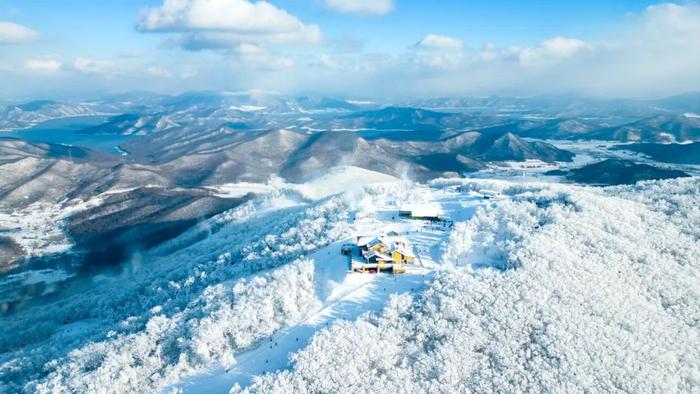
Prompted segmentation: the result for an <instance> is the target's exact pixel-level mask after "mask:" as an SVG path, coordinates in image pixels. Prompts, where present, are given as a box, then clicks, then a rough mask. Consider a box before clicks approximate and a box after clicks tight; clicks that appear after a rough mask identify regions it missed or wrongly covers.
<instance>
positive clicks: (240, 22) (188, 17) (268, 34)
mask: <svg viewBox="0 0 700 394" xmlns="http://www.w3.org/2000/svg"><path fill="white" fill-rule="evenodd" d="M137 29H138V30H140V31H142V32H170V33H179V34H178V35H177V36H176V37H175V38H174V39H173V40H172V41H171V42H173V43H176V44H178V45H180V46H181V47H183V48H185V49H191V50H199V49H212V48H222V47H234V46H236V44H239V43H272V44H314V43H318V42H320V41H321V30H320V28H319V27H318V26H316V25H306V24H304V23H302V22H301V21H300V20H299V18H297V17H296V16H294V15H291V14H289V13H288V12H287V11H285V10H283V9H280V8H277V7H276V6H274V5H272V4H270V3H268V2H265V1H259V2H255V3H253V2H249V1H247V0H165V1H164V2H163V4H162V5H161V6H160V7H155V8H149V9H146V10H144V11H143V12H142V15H141V19H140V20H139V22H138V24H137Z"/></svg>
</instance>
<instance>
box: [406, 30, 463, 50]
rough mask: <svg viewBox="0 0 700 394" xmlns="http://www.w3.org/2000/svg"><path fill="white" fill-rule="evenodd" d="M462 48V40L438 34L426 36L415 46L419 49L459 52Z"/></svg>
mask: <svg viewBox="0 0 700 394" xmlns="http://www.w3.org/2000/svg"><path fill="white" fill-rule="evenodd" d="M463 46H464V43H462V40H460V39H458V38H454V37H449V36H443V35H439V34H428V35H427V36H425V37H424V38H423V39H422V40H420V41H418V43H417V44H416V47H417V48H420V49H437V50H461V49H462V47H463Z"/></svg>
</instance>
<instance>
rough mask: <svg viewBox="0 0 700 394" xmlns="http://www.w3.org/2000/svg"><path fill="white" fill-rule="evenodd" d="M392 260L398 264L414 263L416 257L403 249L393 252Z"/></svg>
mask: <svg viewBox="0 0 700 394" xmlns="http://www.w3.org/2000/svg"><path fill="white" fill-rule="evenodd" d="M391 259H392V260H394V262H396V263H409V264H410V263H413V262H414V261H415V259H416V258H415V257H414V256H413V255H412V254H410V253H409V252H406V251H405V250H401V249H396V250H394V251H392V252H391Z"/></svg>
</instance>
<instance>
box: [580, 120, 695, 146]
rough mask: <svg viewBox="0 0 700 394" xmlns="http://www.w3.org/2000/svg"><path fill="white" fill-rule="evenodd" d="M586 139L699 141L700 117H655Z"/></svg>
mask: <svg viewBox="0 0 700 394" xmlns="http://www.w3.org/2000/svg"><path fill="white" fill-rule="evenodd" d="M586 137H587V138H590V139H600V140H615V141H625V142H684V141H700V115H695V114H676V115H657V116H654V117H651V118H645V119H641V120H638V121H636V122H632V123H629V124H625V125H622V126H618V127H610V128H603V129H601V130H598V131H596V132H592V133H589V134H587V136H586Z"/></svg>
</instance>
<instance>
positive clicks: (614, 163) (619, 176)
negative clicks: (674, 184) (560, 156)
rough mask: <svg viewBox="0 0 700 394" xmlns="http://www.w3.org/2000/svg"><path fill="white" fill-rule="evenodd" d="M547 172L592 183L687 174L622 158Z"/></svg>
mask: <svg viewBox="0 0 700 394" xmlns="http://www.w3.org/2000/svg"><path fill="white" fill-rule="evenodd" d="M547 174H548V175H563V176H564V177H565V178H566V179H569V180H571V181H574V182H579V183H587V184H593V185H623V184H633V183H636V182H638V181H646V180H652V179H669V178H680V177H687V176H689V175H688V174H686V173H685V172H683V171H678V170H670V169H665V168H659V167H655V166H651V165H648V164H639V163H635V162H633V161H630V160H622V159H608V160H603V161H601V162H598V163H594V164H589V165H586V166H583V167H581V168H576V169H573V170H569V171H550V172H548V173H547Z"/></svg>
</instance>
